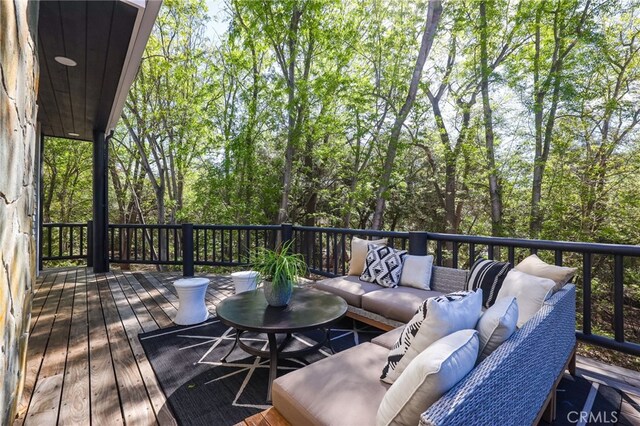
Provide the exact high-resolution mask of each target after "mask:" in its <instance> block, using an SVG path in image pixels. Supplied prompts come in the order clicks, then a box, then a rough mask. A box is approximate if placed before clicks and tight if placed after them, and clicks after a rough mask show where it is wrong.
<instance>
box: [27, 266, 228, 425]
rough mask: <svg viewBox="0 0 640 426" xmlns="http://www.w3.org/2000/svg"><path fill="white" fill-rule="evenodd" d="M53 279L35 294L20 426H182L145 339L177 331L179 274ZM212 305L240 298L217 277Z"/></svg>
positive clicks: (59, 273) (67, 272) (45, 279)
mask: <svg viewBox="0 0 640 426" xmlns="http://www.w3.org/2000/svg"><path fill="white" fill-rule="evenodd" d="M89 271H90V270H88V269H86V268H69V269H57V270H48V271H45V272H44V273H43V274H42V276H41V277H40V279H39V280H38V283H37V284H36V286H35V289H36V290H35V294H34V301H33V312H32V320H31V337H30V341H29V349H28V354H27V357H28V360H27V374H26V380H25V389H24V393H23V399H22V402H21V405H20V409H19V410H20V411H19V416H18V418H17V420H16V422H15V424H16V425H20V424H26V425H31V424H33V425H43V424H47V425H52V424H90V423H92V424H109V425H115V424H162V425H168V424H175V420H174V418H173V415H172V413H171V411H170V410H169V408H168V407H167V406H166V405H165V402H166V400H165V397H164V395H163V393H162V390H161V389H160V386H159V384H158V382H157V381H156V378H155V375H154V373H153V370H152V369H151V366H150V364H149V362H148V361H147V359H146V356H145V354H144V351H143V349H142V346H141V345H140V343H139V341H138V333H141V332H146V331H151V330H155V329H157V328H162V327H169V326H171V325H173V323H172V321H171V317H172V315H173V314H175V312H176V309H177V306H178V299H177V296H176V294H175V290H174V289H173V286H170V285H167V283H170V282H172V281H173V280H174V279H176V278H177V277H178V274H169V273H163V274H151V273H146V272H143V273H132V272H120V271H114V272H111V273H109V274H104V275H97V276H96V275H93V274H91V273H90V272H89ZM210 278H211V279H212V283H213V284H212V285H211V286H210V288H209V291H208V292H207V296H206V298H207V305H208V306H209V307H210V310H211V311H212V312H213V311H214V309H215V305H217V303H218V302H219V301H220V300H221V299H222V298H224V297H226V296H227V295H228V294H230V293H231V292H232V290H231V284H230V279H229V278H225V277H220V276H211V277H210Z"/></svg>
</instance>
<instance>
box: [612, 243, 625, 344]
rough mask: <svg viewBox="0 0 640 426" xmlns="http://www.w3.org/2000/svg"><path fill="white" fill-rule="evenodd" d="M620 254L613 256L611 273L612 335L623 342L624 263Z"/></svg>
mask: <svg viewBox="0 0 640 426" xmlns="http://www.w3.org/2000/svg"><path fill="white" fill-rule="evenodd" d="M623 259H624V258H623V257H622V255H620V254H616V255H615V256H614V262H613V263H614V272H613V334H614V336H615V339H616V341H617V342H624V312H623V310H624V263H623Z"/></svg>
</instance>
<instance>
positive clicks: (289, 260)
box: [253, 241, 307, 307]
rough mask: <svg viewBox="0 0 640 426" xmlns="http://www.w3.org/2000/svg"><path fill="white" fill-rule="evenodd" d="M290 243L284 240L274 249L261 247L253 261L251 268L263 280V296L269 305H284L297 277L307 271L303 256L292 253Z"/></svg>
mask: <svg viewBox="0 0 640 426" xmlns="http://www.w3.org/2000/svg"><path fill="white" fill-rule="evenodd" d="M291 243H292V241H289V242H286V243H284V244H283V245H282V246H281V247H279V248H277V249H276V250H268V249H261V250H260V251H259V252H258V255H257V256H256V258H255V259H254V261H253V269H254V270H255V271H257V272H258V273H259V274H260V277H261V278H262V280H263V281H264V296H265V298H266V299H267V303H268V304H269V305H271V306H277V307H281V306H286V305H287V304H288V303H289V300H291V294H292V293H293V285H294V283H295V282H296V280H297V278H298V277H300V276H303V275H304V274H305V273H306V272H307V265H306V264H305V263H304V258H303V257H302V255H300V254H294V253H292V250H291Z"/></svg>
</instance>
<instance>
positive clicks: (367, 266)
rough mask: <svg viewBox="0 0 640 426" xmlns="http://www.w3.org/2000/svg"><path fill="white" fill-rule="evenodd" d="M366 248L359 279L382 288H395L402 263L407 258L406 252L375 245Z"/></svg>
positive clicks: (400, 273) (398, 281) (398, 280)
mask: <svg viewBox="0 0 640 426" xmlns="http://www.w3.org/2000/svg"><path fill="white" fill-rule="evenodd" d="M367 247H368V248H369V251H368V252H367V258H366V259H365V263H364V271H362V274H361V275H360V279H361V280H362V281H366V282H368V283H376V284H378V285H381V286H383V287H389V288H394V287H397V286H398V284H399V283H400V275H402V263H403V262H404V258H405V257H406V256H407V251H406V250H396V249H393V248H391V247H388V246H379V245H376V244H368V246H367Z"/></svg>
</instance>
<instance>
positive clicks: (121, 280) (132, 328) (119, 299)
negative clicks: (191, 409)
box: [110, 274, 177, 425]
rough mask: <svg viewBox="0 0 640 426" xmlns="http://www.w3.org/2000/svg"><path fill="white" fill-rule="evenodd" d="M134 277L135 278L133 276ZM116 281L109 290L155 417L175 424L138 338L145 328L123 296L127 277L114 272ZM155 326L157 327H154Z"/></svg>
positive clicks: (167, 423) (160, 422) (161, 421)
mask: <svg viewBox="0 0 640 426" xmlns="http://www.w3.org/2000/svg"><path fill="white" fill-rule="evenodd" d="M134 279H135V278H134ZM116 280H117V282H115V283H114V282H110V287H111V292H112V294H113V298H114V300H115V302H116V306H117V308H118V312H119V313H120V317H121V318H122V324H123V326H124V330H125V332H126V334H127V338H128V341H129V345H130V346H131V350H132V351H133V354H134V356H135V360H136V362H137V364H138V369H139V370H140V374H141V376H142V378H143V381H144V383H143V384H144V386H145V388H146V391H147V394H148V395H149V399H150V400H151V404H152V406H153V410H154V412H155V415H156V419H157V421H158V423H159V424H161V425H176V424H177V422H176V420H175V418H174V417H173V414H172V413H171V411H170V410H169V409H168V408H167V406H166V399H165V397H164V394H163V392H162V388H161V387H160V384H159V383H158V381H157V379H156V376H155V374H154V372H153V369H152V368H151V364H150V363H149V361H148V360H147V357H146V355H145V353H144V349H143V348H142V345H141V344H140V340H138V334H140V333H143V332H144V331H145V330H143V328H142V324H141V322H140V321H139V317H137V316H136V313H135V311H134V310H133V309H132V306H131V305H130V303H129V301H128V300H127V298H126V297H125V294H124V293H123V291H122V287H121V285H122V284H126V285H128V281H127V278H126V277H125V275H123V274H116ZM156 328H157V327H156Z"/></svg>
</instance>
